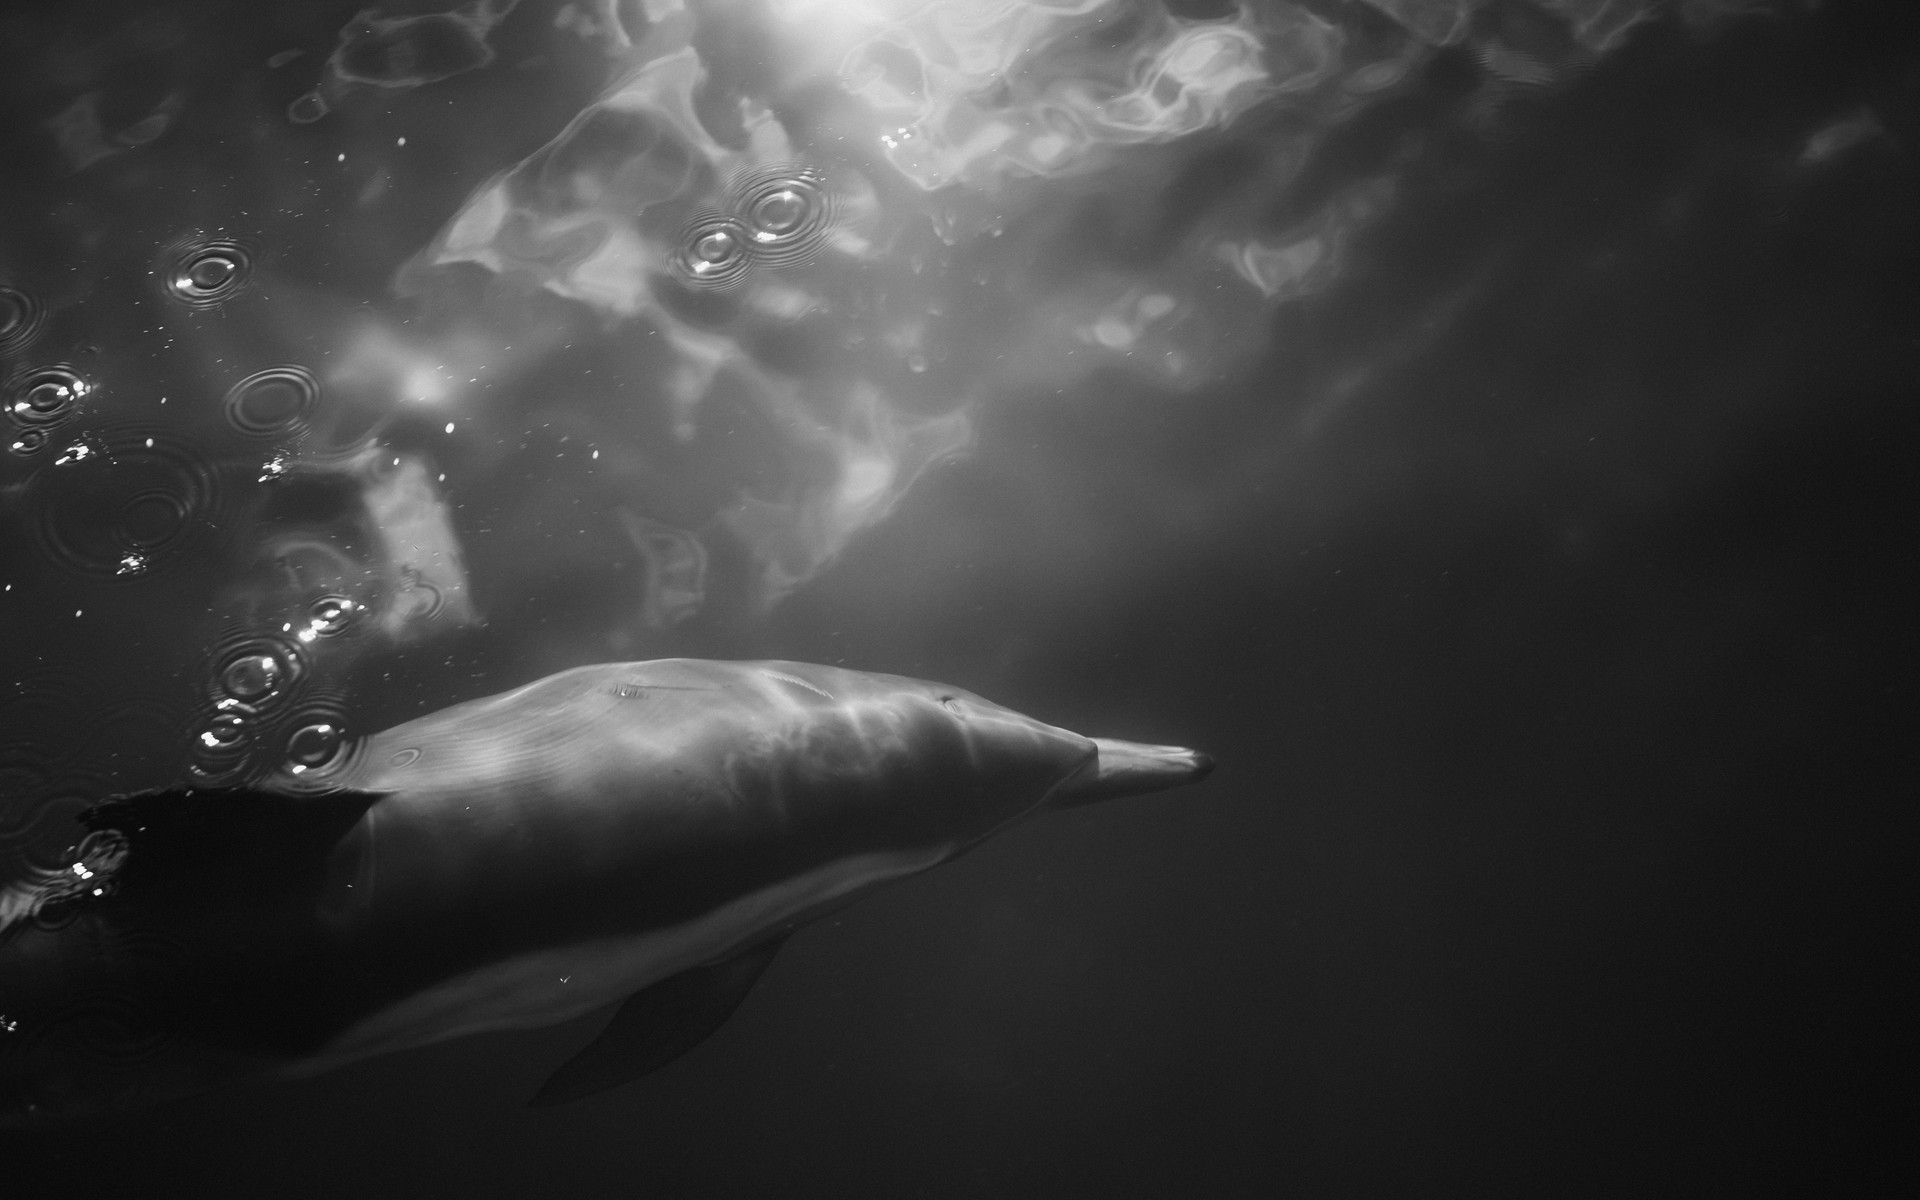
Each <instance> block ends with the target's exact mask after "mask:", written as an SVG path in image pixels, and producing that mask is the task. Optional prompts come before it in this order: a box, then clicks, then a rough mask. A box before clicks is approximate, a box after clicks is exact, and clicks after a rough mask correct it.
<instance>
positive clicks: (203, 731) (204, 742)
mask: <svg viewBox="0 0 1920 1200" xmlns="http://www.w3.org/2000/svg"><path fill="white" fill-rule="evenodd" d="M194 741H195V743H197V745H198V747H199V748H200V749H203V750H206V751H210V752H212V753H214V754H222V753H232V752H234V751H239V750H242V749H244V748H245V746H246V744H247V719H246V717H244V716H243V715H241V714H240V713H234V712H223V713H215V714H214V715H213V716H212V717H210V718H208V719H207V723H206V724H204V725H202V726H201V727H200V733H199V736H197V737H196V738H194Z"/></svg>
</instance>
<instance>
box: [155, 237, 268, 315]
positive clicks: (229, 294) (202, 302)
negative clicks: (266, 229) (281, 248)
mask: <svg viewBox="0 0 1920 1200" xmlns="http://www.w3.org/2000/svg"><path fill="white" fill-rule="evenodd" d="M258 257H259V256H258V254H257V252H256V251H255V249H254V247H253V246H252V245H251V244H250V243H248V242H246V241H244V240H241V239H238V238H212V237H205V236H202V235H199V234H192V235H189V236H187V237H184V238H181V239H179V240H178V241H176V242H174V243H173V244H172V245H170V246H168V247H167V249H166V250H165V251H164V252H163V253H162V254H161V257H160V263H159V265H158V266H157V267H156V268H155V273H156V274H157V275H158V276H159V279H160V287H161V290H162V291H163V292H164V293H165V294H166V295H167V297H168V298H169V299H172V300H176V301H178V302H179V303H181V304H185V305H187V306H188V307H189V308H218V307H219V306H220V305H222V304H225V303H226V302H227V301H229V300H231V299H233V298H234V297H235V296H237V295H239V294H240V293H241V292H243V291H245V290H246V288H247V285H248V284H250V283H251V282H253V268H254V263H255V261H256V260H257V258H258Z"/></svg>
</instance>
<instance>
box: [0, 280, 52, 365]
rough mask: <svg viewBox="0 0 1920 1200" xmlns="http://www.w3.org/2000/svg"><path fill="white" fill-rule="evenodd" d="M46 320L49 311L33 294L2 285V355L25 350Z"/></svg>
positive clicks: (0, 314)
mask: <svg viewBox="0 0 1920 1200" xmlns="http://www.w3.org/2000/svg"><path fill="white" fill-rule="evenodd" d="M46 319H47V310H46V309H45V307H43V306H42V305H41V303H40V302H39V301H38V300H35V299H34V298H33V296H32V294H31V293H29V292H23V291H21V290H20V289H19V288H12V287H8V286H6V285H5V284H0V354H12V353H14V352H15V351H18V350H21V349H24V348H25V347H26V345H27V343H29V342H31V341H32V340H33V339H34V338H35V337H37V336H39V333H40V327H41V326H42V325H44V324H45V323H46Z"/></svg>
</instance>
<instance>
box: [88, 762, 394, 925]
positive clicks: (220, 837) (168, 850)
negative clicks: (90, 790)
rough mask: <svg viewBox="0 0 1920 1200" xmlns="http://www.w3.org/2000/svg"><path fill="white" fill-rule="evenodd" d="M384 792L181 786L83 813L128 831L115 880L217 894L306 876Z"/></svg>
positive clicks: (129, 885)
mask: <svg viewBox="0 0 1920 1200" xmlns="http://www.w3.org/2000/svg"><path fill="white" fill-rule="evenodd" d="M384 794H385V793H383V792H366V791H354V790H341V791H332V792H311V793H301V792H280V791H274V790H272V789H269V788H249V787H238V788H175V789H168V790H162V791H152V792H138V793H135V794H132V795H126V796H114V797H111V798H109V799H106V800H102V801H101V802H100V803H98V804H96V805H94V806H93V807H92V808H89V809H87V810H86V811H84V812H82V813H81V814H80V817H79V820H80V823H81V824H82V825H84V826H86V827H87V828H88V829H91V830H93V831H95V833H96V834H99V833H106V834H108V835H110V836H114V837H117V838H118V839H121V840H123V842H124V847H123V851H122V853H120V854H119V856H118V861H117V862H116V865H115V866H114V868H113V883H114V884H115V888H116V890H120V891H136V892H139V893H141V894H144V895H148V896H153V895H155V894H157V893H166V892H173V891H178V890H190V891H191V892H192V893H193V894H194V895H196V896H199V897H202V898H204V899H207V900H218V899H221V898H222V896H223V895H225V896H230V895H231V894H233V893H236V892H240V893H257V892H259V891H261V890H263V889H264V890H268V891H277V890H281V889H283V888H285V887H286V886H288V885H295V884H298V883H300V882H303V881H304V880H303V877H304V876H307V875H310V874H312V873H314V872H316V871H317V870H318V869H319V868H320V865H321V864H322V863H323V862H324V861H325V858H326V855H327V853H328V852H329V851H331V850H332V849H333V848H334V846H335V845H337V844H338V843H339V841H340V838H341V837H342V836H343V835H344V834H345V833H346V832H347V830H348V829H351V828H352V827H353V825H354V823H355V822H356V821H358V820H360V818H361V817H362V816H364V815H365V814H366V811H367V809H368V808H370V807H372V806H373V805H374V804H375V803H376V802H377V801H378V800H379V799H380V798H381V796H383V795H384Z"/></svg>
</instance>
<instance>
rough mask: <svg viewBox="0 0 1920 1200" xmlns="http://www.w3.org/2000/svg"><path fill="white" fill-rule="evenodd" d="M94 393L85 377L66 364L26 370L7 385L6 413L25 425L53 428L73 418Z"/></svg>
mask: <svg viewBox="0 0 1920 1200" xmlns="http://www.w3.org/2000/svg"><path fill="white" fill-rule="evenodd" d="M91 391H93V385H92V384H91V383H89V382H87V379H86V377H85V376H83V375H81V374H80V373H79V372H78V371H76V370H74V369H73V368H72V367H70V366H68V365H66V364H65V363H54V364H52V365H50V366H45V367H35V368H33V369H32V370H30V371H23V372H21V373H20V374H19V375H16V376H14V378H13V379H12V380H11V381H9V382H8V384H7V391H6V407H7V412H8V414H9V415H10V416H12V417H13V419H14V420H15V421H18V422H19V423H20V424H22V425H24V426H28V427H30V428H34V427H37V428H40V429H51V428H53V427H55V426H57V425H61V424H63V423H65V422H66V421H67V419H68V418H70V417H72V416H73V412H74V409H75V408H76V407H77V406H78V405H79V403H80V400H81V398H82V397H84V396H86V395H87V394H88V393H89V392H91Z"/></svg>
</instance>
